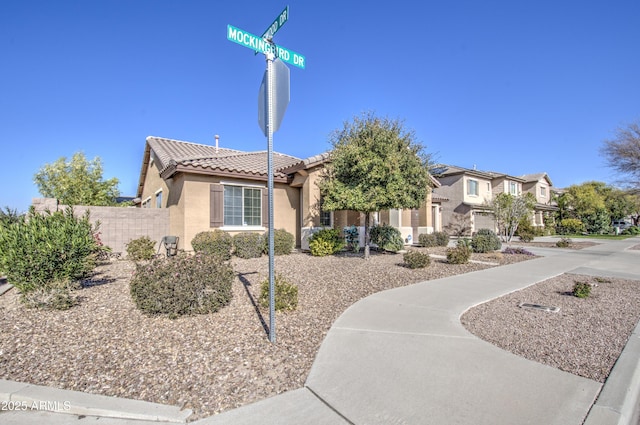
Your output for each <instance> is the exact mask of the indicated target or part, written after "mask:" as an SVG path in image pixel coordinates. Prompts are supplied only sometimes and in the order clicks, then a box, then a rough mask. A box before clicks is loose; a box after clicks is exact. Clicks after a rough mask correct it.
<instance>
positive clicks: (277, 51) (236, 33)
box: [227, 25, 305, 69]
mask: <svg viewBox="0 0 640 425" xmlns="http://www.w3.org/2000/svg"><path fill="white" fill-rule="evenodd" d="M227 40H229V41H233V42H234V43H238V44H239V45H241V46H244V47H248V48H249V49H251V50H256V51H258V52H260V53H268V52H271V53H273V54H274V55H275V56H276V57H277V58H280V60H281V61H283V62H286V63H289V64H291V65H293V66H297V67H298V68H302V69H304V68H305V57H304V56H302V55H301V54H299V53H296V52H294V51H293V50H289V49H285V48H284V47H282V46H278V45H276V44H273V43H269V42H268V41H267V40H265V39H264V38H262V37H258V36H257V35H254V34H251V33H250V32H246V31H244V30H241V29H240V28H236V27H234V26H233V25H227Z"/></svg>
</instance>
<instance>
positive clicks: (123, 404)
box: [0, 379, 192, 423]
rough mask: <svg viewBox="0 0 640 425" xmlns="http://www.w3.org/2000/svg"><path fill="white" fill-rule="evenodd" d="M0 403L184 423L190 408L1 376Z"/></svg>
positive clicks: (111, 416)
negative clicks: (26, 382)
mask: <svg viewBox="0 0 640 425" xmlns="http://www.w3.org/2000/svg"><path fill="white" fill-rule="evenodd" d="M0 402H3V403H7V404H8V405H13V406H14V407H15V408H13V409H11V410H25V411H48V412H55V413H64V414H70V415H83V416H99V417H104V418H116V419H131V420H144V421H155V422H172V423H185V422H186V421H187V418H188V417H189V416H191V413H192V411H191V409H185V410H181V409H180V408H179V407H176V406H168V405H164V404H158V403H150V402H146V401H139V400H131V399H122V398H116V397H108V396H103V395H97V394H88V393H83V392H80V391H70V390H61V389H58V388H51V387H45V386H40V385H32V384H25V383H21V382H15V381H7V380H4V379H0Z"/></svg>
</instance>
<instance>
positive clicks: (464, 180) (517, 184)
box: [435, 165, 525, 233]
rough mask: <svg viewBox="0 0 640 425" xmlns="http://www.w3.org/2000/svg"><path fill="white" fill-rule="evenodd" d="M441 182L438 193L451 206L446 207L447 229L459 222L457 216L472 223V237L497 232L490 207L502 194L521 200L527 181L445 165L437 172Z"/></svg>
mask: <svg viewBox="0 0 640 425" xmlns="http://www.w3.org/2000/svg"><path fill="white" fill-rule="evenodd" d="M435 176H436V179H437V180H438V181H439V182H440V185H441V186H440V187H439V188H438V193H439V194H441V195H444V196H446V197H447V198H448V199H449V202H446V203H444V204H443V205H442V224H443V226H444V227H445V228H446V227H447V226H449V225H450V224H452V222H453V220H455V215H454V213H458V214H462V216H463V217H466V219H467V220H468V221H469V223H470V226H471V233H473V232H476V231H477V230H479V229H491V230H494V231H495V230H496V222H495V219H494V217H493V214H492V213H491V208H490V207H489V203H490V202H491V201H492V199H493V198H494V197H495V196H496V195H497V194H499V193H508V194H511V195H514V196H520V195H522V193H523V190H524V189H523V184H524V183H525V180H524V179H523V178H522V177H516V176H511V175H508V174H504V173H497V172H492V171H480V170H476V169H470V168H463V167H458V166H453V165H442V166H440V167H437V169H436V170H435Z"/></svg>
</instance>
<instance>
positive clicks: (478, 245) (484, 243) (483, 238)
mask: <svg viewBox="0 0 640 425" xmlns="http://www.w3.org/2000/svg"><path fill="white" fill-rule="evenodd" d="M501 247H502V242H501V241H500V238H499V237H498V235H496V234H495V232H494V231H493V230H490V229H480V230H478V232H477V233H476V234H475V235H474V236H473V237H472V238H471V248H472V249H473V252H491V251H497V250H499V249H500V248H501Z"/></svg>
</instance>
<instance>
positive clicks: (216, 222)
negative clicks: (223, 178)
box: [209, 183, 224, 227]
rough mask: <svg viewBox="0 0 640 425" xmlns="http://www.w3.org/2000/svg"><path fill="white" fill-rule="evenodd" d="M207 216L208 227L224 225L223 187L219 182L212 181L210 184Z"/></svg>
mask: <svg viewBox="0 0 640 425" xmlns="http://www.w3.org/2000/svg"><path fill="white" fill-rule="evenodd" d="M209 218H210V220H209V221H210V223H209V226H210V227H222V226H223V225H224V188H223V187H222V185H221V184H217V183H214V184H212V185H211V186H210V197H209Z"/></svg>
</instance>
